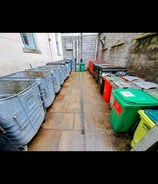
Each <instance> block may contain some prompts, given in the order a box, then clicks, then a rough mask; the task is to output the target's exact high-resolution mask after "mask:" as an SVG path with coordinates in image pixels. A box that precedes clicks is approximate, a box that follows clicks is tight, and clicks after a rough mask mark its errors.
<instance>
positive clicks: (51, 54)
mask: <svg viewBox="0 0 158 184" xmlns="http://www.w3.org/2000/svg"><path fill="white" fill-rule="evenodd" d="M47 36H48V43H49V49H50V55H51V59H52V61H54V59H53V55H52V49H51V45H50V41H51V39H50V37H49V33H47Z"/></svg>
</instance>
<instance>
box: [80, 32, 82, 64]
mask: <svg viewBox="0 0 158 184" xmlns="http://www.w3.org/2000/svg"><path fill="white" fill-rule="evenodd" d="M80 34H81V59H80V63H82V33H80Z"/></svg>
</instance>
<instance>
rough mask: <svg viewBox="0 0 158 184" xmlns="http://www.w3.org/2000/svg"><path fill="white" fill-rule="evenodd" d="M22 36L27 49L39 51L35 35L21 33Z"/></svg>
mask: <svg viewBox="0 0 158 184" xmlns="http://www.w3.org/2000/svg"><path fill="white" fill-rule="evenodd" d="M20 35H21V38H22V41H23V44H24V47H25V48H26V49H32V50H37V46H36V43H35V39H34V35H33V33H20Z"/></svg>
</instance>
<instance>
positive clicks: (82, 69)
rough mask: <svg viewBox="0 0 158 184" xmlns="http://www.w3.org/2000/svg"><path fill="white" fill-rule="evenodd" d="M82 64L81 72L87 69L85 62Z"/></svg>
mask: <svg viewBox="0 0 158 184" xmlns="http://www.w3.org/2000/svg"><path fill="white" fill-rule="evenodd" d="M80 66H81V72H84V70H85V63H80Z"/></svg>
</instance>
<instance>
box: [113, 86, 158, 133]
mask: <svg viewBox="0 0 158 184" xmlns="http://www.w3.org/2000/svg"><path fill="white" fill-rule="evenodd" d="M112 93H113V95H114V103H113V106H112V110H111V114H110V122H111V124H112V127H113V129H114V131H115V132H130V131H132V129H133V127H135V126H136V124H137V123H138V120H139V114H138V113H137V111H138V110H140V109H145V108H149V107H154V106H158V100H157V99H155V98H153V97H152V96H150V95H148V94H147V93H145V92H144V91H142V90H139V89H115V90H113V91H112Z"/></svg>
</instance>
